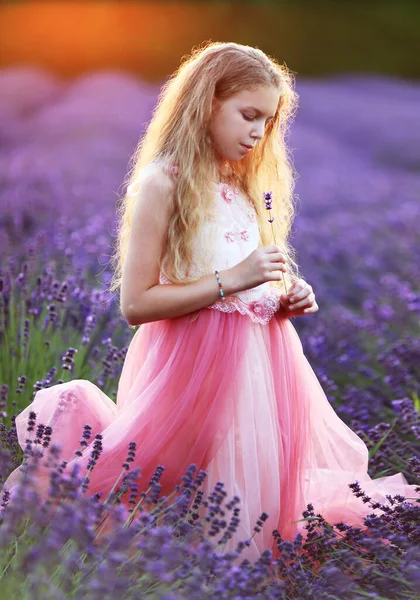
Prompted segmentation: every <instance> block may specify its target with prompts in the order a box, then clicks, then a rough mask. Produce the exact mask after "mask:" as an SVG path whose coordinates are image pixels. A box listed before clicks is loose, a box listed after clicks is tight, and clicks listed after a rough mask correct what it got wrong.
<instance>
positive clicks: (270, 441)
mask: <svg viewBox="0 0 420 600" xmlns="http://www.w3.org/2000/svg"><path fill="white" fill-rule="evenodd" d="M296 105H297V94H296V93H295V91H294V90H293V85H292V74H291V72H289V71H288V70H287V68H286V67H285V66H281V65H279V64H278V63H277V62H276V61H275V60H274V59H272V58H269V57H268V56H266V55H265V54H264V53H263V52H262V51H261V50H258V49H255V48H251V47H249V46H242V45H240V44H235V43H209V44H207V45H205V46H203V47H202V48H200V49H197V50H195V51H193V52H192V54H191V55H190V56H189V57H188V58H187V59H186V60H185V61H184V62H183V64H182V65H181V66H180V68H179V69H178V70H177V71H176V72H175V73H174V75H173V76H172V77H171V78H170V79H169V81H168V82H167V83H166V85H165V86H164V87H163V90H162V92H161V94H160V96H159V99H158V102H157V106H156V109H155V111H154V114H153V117H152V120H151V122H150V124H149V126H148V129H147V132H146V134H145V136H144V137H143V139H142V140H141V142H140V144H139V146H138V149H137V151H136V153H135V155H134V160H133V168H132V170H131V173H130V176H129V180H128V186H127V191H126V194H125V196H124V199H123V203H122V205H121V211H120V227H119V235H118V246H117V252H116V254H115V257H114V264H115V273H114V280H113V282H112V286H111V287H112V289H114V290H115V289H118V288H120V289H121V311H122V314H123V315H124V317H125V319H126V320H127V322H128V323H129V325H130V326H133V327H134V326H137V325H141V327H139V329H137V331H136V333H135V335H134V337H133V339H132V341H131V344H130V346H129V349H128V352H127V356H126V359H125V363H124V366H123V370H122V374H121V379H120V382H119V386H118V393H117V401H116V404H115V403H114V402H113V401H112V400H111V399H110V398H108V397H107V396H106V395H105V394H104V393H103V392H101V390H99V389H98V388H97V387H96V386H95V385H93V384H92V383H90V382H89V381H85V380H73V381H71V382H67V383H64V384H58V385H54V386H52V387H50V388H46V389H42V390H40V391H39V392H38V393H37V394H36V396H35V398H34V400H33V402H32V403H31V405H30V406H28V407H27V408H26V409H25V410H24V411H23V412H22V413H21V414H20V415H18V417H17V418H16V426H17V431H18V436H19V441H20V443H22V444H24V442H25V439H26V437H27V435H28V432H27V431H26V428H27V420H28V415H29V412H30V411H35V412H36V413H37V421H38V423H43V424H44V425H51V426H52V428H53V436H52V441H53V442H58V443H60V444H61V446H62V452H63V455H62V456H63V458H64V459H66V460H68V461H69V463H68V467H67V468H68V469H69V472H70V469H71V467H72V465H73V463H74V461H76V460H77V461H78V463H79V464H80V465H81V466H82V467H84V466H87V463H88V460H89V456H90V453H91V451H92V445H93V442H92V443H91V444H90V445H89V446H88V447H86V449H85V450H84V451H83V453H82V456H81V457H79V458H74V450H75V448H77V446H78V442H79V439H80V438H81V432H82V428H83V425H85V424H86V423H88V424H89V425H91V427H92V435H95V434H96V433H101V434H102V436H103V437H102V445H103V451H102V454H101V455H100V457H99V459H98V462H97V464H96V466H95V468H94V469H93V471H92V472H91V473H90V474H89V480H90V483H89V492H88V493H89V495H93V494H95V493H97V492H102V495H103V497H104V498H105V497H106V495H107V493H108V492H109V491H110V490H111V488H112V486H113V484H114V482H115V481H116V479H117V478H118V476H119V475H120V473H121V469H122V464H123V462H124V461H125V459H126V457H127V453H128V445H129V443H130V442H132V441H135V442H136V459H135V461H136V462H135V464H137V465H139V466H141V469H142V470H141V473H142V477H141V480H140V485H139V491H144V490H145V489H146V488H147V485H148V481H149V480H150V478H151V476H152V474H153V472H154V469H155V468H156V466H157V465H158V464H160V465H164V466H165V471H164V473H163V476H162V479H161V484H162V493H163V494H169V493H170V492H171V491H172V490H173V489H174V487H175V484H176V483H177V482H179V480H180V477H181V476H182V475H183V474H184V473H185V470H186V468H187V467H188V465H190V464H191V463H195V464H196V465H197V467H198V468H199V469H204V470H205V471H206V473H207V478H206V479H205V482H204V491H205V492H207V493H209V492H211V491H212V490H213V488H214V486H215V485H216V483H217V482H219V481H220V482H223V483H224V486H225V491H226V492H227V499H231V498H233V496H234V495H237V496H238V497H239V498H240V504H239V508H240V524H239V527H238V529H237V531H236V533H235V534H234V536H233V537H232V539H231V540H230V541H229V543H228V544H227V546H226V550H234V549H235V547H236V545H237V542H238V541H239V540H243V541H245V540H246V539H249V538H250V537H251V536H252V533H253V528H254V526H255V524H256V521H257V519H258V518H259V517H260V516H261V514H262V513H263V512H266V513H267V514H268V518H267V520H266V522H265V523H264V527H263V528H262V531H261V532H260V533H258V535H256V536H255V537H253V539H252V542H251V545H250V546H249V547H248V548H247V549H246V552H245V553H244V554H245V555H246V556H247V557H248V558H250V559H255V558H257V557H258V556H259V555H260V553H261V552H262V550H264V549H265V548H270V547H271V548H272V549H273V550H274V549H275V543H274V538H273V537H272V532H273V530H274V529H276V528H277V529H278V530H279V531H280V533H281V535H282V537H283V539H289V540H292V539H293V537H294V535H295V534H296V532H297V531H301V532H302V534H303V535H305V530H304V529H303V527H304V525H305V521H302V522H301V523H297V521H298V520H299V519H302V511H304V510H305V509H306V505H307V504H308V503H309V502H311V503H312V504H313V505H314V509H315V512H316V513H318V512H320V513H321V514H322V515H323V516H324V517H325V518H326V519H328V520H329V521H330V522H331V523H336V522H338V521H340V520H343V521H345V522H347V523H349V524H354V525H359V526H360V525H362V524H363V517H364V516H365V515H367V514H369V513H371V512H372V509H371V508H370V507H369V506H368V505H366V504H364V503H363V502H362V500H360V499H358V498H356V497H355V496H354V495H353V494H352V492H351V490H350V488H349V484H350V483H352V482H354V481H355V480H356V479H357V480H358V481H359V482H360V483H361V486H362V488H363V489H364V491H366V492H367V493H368V495H369V496H371V497H372V499H374V500H378V501H380V502H386V497H385V494H387V493H391V494H396V493H400V494H402V495H405V496H415V492H414V486H411V485H408V484H407V481H406V480H405V478H404V477H403V475H402V474H396V475H393V476H391V477H382V478H379V479H376V480H371V478H370V477H369V475H368V473H367V468H368V450H367V447H366V446H365V444H364V443H363V441H362V440H361V439H360V438H359V437H358V436H357V435H356V434H355V433H354V432H353V431H352V430H351V429H349V427H347V425H346V424H345V423H344V422H343V421H341V419H340V418H339V417H338V416H337V415H336V413H335V412H334V410H333V409H332V407H331V405H330V403H329V401H328V399H327V397H326V396H325V394H324V391H323V389H322V387H321V385H320V384H319V382H318V380H317V378H316V376H315V374H314V372H313V370H312V368H311V366H310V365H309V363H308V361H307V359H306V357H305V355H304V353H303V350H302V344H301V342H300V340H299V337H298V335H297V333H296V331H295V328H294V327H293V325H292V323H291V321H290V318H291V317H294V316H298V315H303V314H313V313H315V312H317V311H318V305H317V303H316V300H315V294H314V293H313V290H312V287H311V286H310V285H309V284H308V283H306V282H305V281H304V280H303V279H302V278H301V277H299V271H298V266H297V264H296V262H295V260H294V253H293V249H292V248H291V247H290V246H289V244H288V234H289V232H290V228H291V223H292V218H293V212H294V209H293V201H292V199H293V195H292V194H293V171H292V167H291V163H290V162H289V157H288V149H287V146H286V132H287V128H288V125H289V124H290V122H291V119H292V116H293V114H294V110H295V108H296ZM268 190H270V191H271V192H272V198H271V200H267V201H266V202H267V204H266V206H267V207H269V206H270V204H271V209H270V210H269V212H270V216H271V218H270V222H269V221H268V220H267V210H266V206H265V205H264V196H263V193H264V192H267V191H268ZM273 219H274V220H273ZM272 227H273V228H274V229H273V228H272ZM273 231H274V232H275V239H276V240H278V243H277V242H274V243H273ZM91 439H93V437H92V438H91ZM18 470H19V469H16V470H15V471H14V472H13V473H12V474H11V475H10V476H9V478H8V480H7V481H6V483H5V487H6V488H7V489H9V490H10V491H12V492H13V486H14V485H16V483H17V481H18ZM43 478H44V480H43V481H42V479H43ZM47 483H48V479H47V475H46V474H42V472H41V473H40V477H39V485H40V489H41V487H42V486H44V487H43V490H44V491H45V490H46V488H47Z"/></svg>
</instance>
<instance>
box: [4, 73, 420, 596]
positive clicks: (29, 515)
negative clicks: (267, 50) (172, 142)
mask: <svg viewBox="0 0 420 600" xmlns="http://www.w3.org/2000/svg"><path fill="white" fill-rule="evenodd" d="M0 88H1V89H2V94H1V96H0V207H1V211H0V248H1V255H0V343H1V345H0V386H1V397H0V411H1V419H0V441H1V444H0V452H1V454H0V483H2V482H4V480H5V479H6V478H7V476H8V474H9V473H10V471H11V470H12V469H13V468H15V467H16V466H17V465H19V464H20V463H21V462H22V459H23V453H22V450H21V449H20V447H19V445H18V443H17V438H16V430H15V428H14V418H13V415H15V414H17V413H18V411H19V410H20V409H22V408H23V407H25V406H27V405H28V404H29V403H30V402H31V400H32V398H33V395H34V393H35V392H36V391H37V390H39V389H41V388H43V387H49V386H50V385H54V384H56V383H59V382H62V381H69V380H71V379H76V378H77V379H89V380H90V381H92V382H93V383H95V384H96V385H98V386H99V387H100V388H101V389H103V391H104V392H105V393H106V394H108V395H109V396H110V397H112V398H115V395H116V390H117V384H118V378H119V374H120V372H121V368H122V364H123V362H124V357H125V353H126V350H127V346H128V344H129V341H130V339H131V337H132V335H133V333H134V329H132V328H130V327H129V326H128V325H127V323H126V322H125V321H124V320H123V319H122V317H121V315H119V312H118V301H117V298H115V297H113V296H111V295H110V294H109V293H108V291H107V284H108V282H109V278H110V265H109V259H110V255H111V253H112V244H113V241H114V237H113V236H114V235H115V209H116V202H117V200H118V198H119V197H120V196H121V194H122V184H123V179H124V177H125V175H126V172H127V169H128V160H129V158H130V156H131V154H132V152H133V150H134V147H135V145H136V143H137V141H138V139H139V136H140V135H141V133H142V131H143V130H144V127H145V125H146V124H147V121H148V119H149V117H150V114H151V110H152V108H153V105H154V102H155V99H156V95H157V92H158V87H156V86H152V85H150V84H148V83H145V82H141V81H139V80H136V79H133V78H131V77H129V76H128V75H125V74H123V73H117V72H101V73H92V74H90V75H89V76H85V77H81V78H79V79H76V80H73V81H64V80H60V79H59V78H56V77H55V76H53V75H51V74H50V73H47V72H44V71H38V70H35V69H8V70H3V71H0ZM296 89H297V92H298V94H299V95H300V107H299V110H298V113H297V116H296V119H295V122H294V124H293V125H292V128H291V135H290V139H289V143H290V147H291V149H292V151H293V156H294V164H295V167H296V170H297V172H298V173H299V179H298V181H297V185H296V194H297V197H298V203H297V213H298V214H297V217H296V220H295V225H294V231H293V237H292V240H291V241H292V243H293V245H294V246H295V247H296V249H297V255H298V260H299V265H300V268H301V271H302V274H303V276H304V277H305V279H306V280H307V281H308V282H309V283H310V284H311V285H312V287H313V289H314V291H315V293H316V297H317V303H318V304H319V307H320V310H319V312H318V313H316V314H315V315H308V316H305V317H303V318H302V317H300V318H296V319H294V320H293V324H294V326H295V327H296V329H297V330H298V332H299V335H300V337H301V340H302V344H303V347H304V351H305V354H306V356H307V357H308V359H309V361H310V363H311V365H312V366H313V368H314V370H315V372H316V374H317V376H318V378H319V379H320V382H321V384H322V386H323V388H324V390H325V392H326V393H327V395H328V398H329V400H330V402H331V403H332V405H333V407H334V410H335V411H336V412H337V413H338V414H339V416H340V417H341V418H342V419H343V420H344V421H345V422H346V423H347V424H348V425H349V426H350V427H351V428H352V429H353V430H354V431H355V432H356V433H357V434H358V435H360V437H362V439H363V440H364V441H365V443H366V444H367V446H368V448H369V450H370V456H371V460H370V468H369V474H370V475H371V477H373V478H375V477H381V476H383V475H392V474H394V473H397V472H402V473H403V474H404V475H405V477H406V478H407V481H408V482H409V483H414V484H416V485H419V486H420V418H419V413H420V321H419V317H420V227H419V225H420V209H419V203H420V151H419V142H418V140H419V139H420V112H419V110H418V106H419V103H420V85H419V84H417V83H413V82H408V81H402V80H397V79H382V78H377V77H355V76H352V77H350V76H342V77H336V78H330V79H324V80H305V79H304V78H299V77H298V79H297V86H296ZM151 201H153V199H151ZM81 436H82V432H81ZM99 441H100V440H99ZM28 452H30V450H28ZM128 452H129V449H127V453H128ZM57 464H58V463H57ZM63 468H64V467H63V466H62V468H61V471H62V470H63ZM159 473H160V471H159V469H158V470H157V474H156V478H155V480H153V481H152V482H151V486H150V488H151V495H150V497H146V498H145V499H144V506H148V510H144V508H143V507H140V508H139V509H137V514H138V515H139V519H138V522H137V525H136V527H137V529H136V530H135V531H134V527H127V526H126V525H127V523H128V522H129V521H130V515H128V514H125V512H124V509H123V508H122V507H121V506H112V507H111V506H107V507H106V508H107V510H109V511H114V512H115V519H116V523H115V528H116V533H115V535H113V536H111V537H110V539H109V544H108V545H107V546H106V547H101V548H100V549H99V548H98V547H97V546H96V544H95V539H96V538H95V535H96V533H97V527H98V524H99V523H100V522H101V521H102V519H103V514H102V513H101V510H100V509H99V507H98V506H96V505H95V506H93V504H92V503H89V502H88V501H87V499H86V498H84V497H83V496H80V495H79V496H76V495H75V494H74V489H75V488H74V489H73V488H72V485H73V486H76V487H77V485H78V484H79V485H80V481H81V479H80V481H79V480H77V477H79V478H81V474H79V475H78V474H74V476H73V475H72V476H71V477H70V478H69V480H66V484H65V485H63V486H62V487H61V488H60V486H59V484H58V482H57V480H55V483H54V485H53V484H52V489H53V490H55V497H56V498H57V497H58V496H60V494H63V497H64V496H66V494H65V493H64V491H65V490H66V489H67V492H68V493H67V496H66V497H65V498H63V502H62V504H60V505H59V507H58V509H57V512H56V513H55V514H54V517H53V518H52V519H48V518H47V516H46V515H47V513H46V512H45V510H44V509H43V508H42V507H41V506H38V505H37V503H36V501H34V497H33V496H32V495H31V494H32V492H31V491H30V486H29V485H28V486H26V488H27V489H26V491H25V489H23V490H22V498H21V502H20V504H19V508H16V507H12V506H6V503H7V502H6V501H7V498H6V497H5V496H3V498H2V499H1V502H2V505H1V510H2V512H1V518H0V586H1V590H2V599H4V600H8V599H9V598H12V597H17V596H18V597H19V598H22V599H24V598H31V600H33V599H35V598H43V599H44V598H48V599H49V598H60V599H61V598H63V599H64V598H86V599H89V600H91V599H92V600H93V599H96V598H98V599H99V598H101V599H104V598H108V597H109V598H116V597H118V598H130V599H131V598H133V599H134V598H153V599H162V600H177V599H178V598H179V599H181V598H194V599H195V598H216V599H219V598H220V599H225V598H226V599H239V598H258V599H265V598H299V599H304V598H314V599H324V598H325V599H330V598H331V599H335V598H340V599H341V598H367V597H369V598H379V599H380V598H393V599H396V598H398V599H399V598H412V599H414V598H419V597H420V546H419V543H420V505H419V504H416V505H414V504H412V503H408V502H404V498H402V497H400V498H394V499H392V502H390V504H389V505H388V510H387V512H386V514H385V517H384V518H381V519H379V518H372V519H367V520H366V521H367V522H366V527H367V529H366V530H365V531H361V530H357V529H355V528H352V527H350V526H346V525H345V524H344V525H343V529H342V532H343V533H342V536H339V537H338V536H336V535H335V534H333V533H332V532H331V528H329V527H328V524H327V523H325V522H324V521H323V520H322V518H319V519H318V521H310V522H308V527H309V528H310V533H309V535H308V540H307V541H306V542H302V539H301V538H299V537H298V538H297V539H296V540H295V542H294V543H293V544H292V543H290V542H287V541H283V540H281V539H280V540H279V541H278V549H279V554H280V555H279V557H277V558H276V559H275V560H274V557H272V556H271V555H270V552H267V554H264V555H262V557H261V558H260V560H259V561H258V562H257V563H255V564H251V563H249V561H248V562H247V561H246V560H245V561H242V562H240V558H239V560H238V556H232V555H230V554H223V552H222V550H220V547H221V546H219V547H218V548H217V546H216V545H217V540H218V539H219V538H220V537H222V535H223V532H222V531H220V529H223V528H221V527H220V520H219V525H217V523H215V521H217V514H218V511H219V508H220V500H221V498H220V494H218V493H217V492H216V493H215V494H214V497H212V498H209V499H208V510H209V514H211V513H212V516H209V517H208V520H207V521H205V522H203V523H202V528H203V533H205V534H206V535H205V536H204V540H203V541H201V542H200V545H199V546H198V550H197V549H196V547H195V546H194V550H193V549H192V548H193V544H195V543H196V541H194V539H193V538H194V536H197V534H198V532H199V531H200V528H201V524H200V526H193V523H194V522H197V521H196V520H195V517H194V516H192V515H194V513H195V511H196V510H197V507H198V505H199V504H200V502H206V500H203V499H202V498H201V497H200V489H199V487H200V478H201V477H202V476H203V475H202V474H201V473H198V474H196V475H194V473H193V471H191V472H189V474H187V475H186V477H185V479H184V481H183V482H182V484H180V488H179V489H178V490H177V492H179V496H180V499H179V501H178V502H175V504H174V506H173V507H172V508H168V509H167V510H166V512H165V510H163V509H162V504H160V503H159V500H158V493H159ZM28 476H29V477H30V473H29V474H28ZM129 483H130V481H127V484H126V485H127V486H128V484H129ZM349 483H350V482H349ZM131 484H133V482H131ZM22 487H24V486H22ZM59 489H60V490H61V491H58V490H59ZM72 489H73V492H72ZM126 489H128V488H126ZM354 493H357V494H359V495H361V492H358V490H357V489H355V490H354ZM228 500H230V499H228ZM164 501H165V499H163V500H162V502H164ZM361 501H366V498H365V499H363V500H362V499H361ZM98 504H99V503H98ZM117 504H118V502H117ZM134 504H136V503H134ZM163 506H165V505H163ZM204 506H207V505H206V504H204ZM218 507H219V508H218ZM313 511H314V512H313ZM214 514H216V516H214ZM311 514H312V515H316V514H317V510H316V506H315V507H312V506H311V505H309V507H308V512H307V514H306V515H304V516H305V517H308V516H311ZM140 517H141V518H140ZM174 523H177V525H176V526H175V525H174ZM314 523H315V524H314ZM124 524H125V525H124ZM215 530H217V535H216V534H215V533H214V531H215ZM256 533H257V532H256ZM383 539H387V540H388V541H389V542H390V543H387V544H386V543H383V541H382V540H383ZM16 540H18V543H16ZM244 542H245V540H244ZM213 546H214V547H213Z"/></svg>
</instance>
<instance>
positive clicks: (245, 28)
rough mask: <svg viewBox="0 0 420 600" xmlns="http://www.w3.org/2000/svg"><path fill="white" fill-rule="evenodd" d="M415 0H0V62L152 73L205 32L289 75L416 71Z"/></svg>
mask: <svg viewBox="0 0 420 600" xmlns="http://www.w3.org/2000/svg"><path fill="white" fill-rule="evenodd" d="M419 23H420V3H419V2H414V1H412V2H408V1H407V0H393V1H390V0H383V1H380V0H376V1H375V0H370V1H365V2H360V1H355V2H351V1H350V0H347V1H344V0H341V1H340V0H334V1H332V0H330V1H317V0H288V1H277V2H265V1H261V0H260V1H258V0H254V1H248V2H243V1H241V2H239V1H230V2H214V1H210V0H208V1H195V2H193V1H190V2H177V1H172V2H168V1H156V0H155V1H153V2H137V1H132V2H126V1H113V2H108V1H101V2H93V1H84V2H53V1H47V2H25V1H22V0H15V1H10V0H9V1H7V2H5V1H3V2H1V4H0V68H4V67H13V66H21V65H26V66H29V65H31V66H39V67H42V68H46V69H48V70H51V71H53V72H55V73H57V74H59V75H61V76H63V77H75V76H78V75H80V74H83V73H86V72H89V71H94V70H102V69H117V70H123V71H127V72H131V73H133V74H135V75H138V76H140V77H142V78H143V79H146V80H149V81H151V82H157V81H160V80H162V79H165V78H166V77H167V75H169V74H170V73H171V72H172V71H173V70H174V69H175V68H176V67H177V65H178V64H179V61H180V59H181V57H182V56H183V55H185V54H186V53H188V52H189V51H190V50H191V48H192V47H193V46H196V45H199V44H201V43H202V42H204V41H205V40H212V41H236V42H239V43H243V44H249V45H252V46H258V47H259V48H261V49H262V50H264V51H265V52H267V53H268V54H270V55H272V56H275V57H276V58H277V59H278V60H280V62H285V63H286V64H287V66H288V67H289V68H291V69H292V70H293V71H295V72H296V73H299V75H307V76H312V77H317V76H323V75H326V74H334V73H343V72H352V73H378V74H387V75H395V76H400V77H406V78H412V79H417V78H419V77H420V52H419V43H418V40H419Z"/></svg>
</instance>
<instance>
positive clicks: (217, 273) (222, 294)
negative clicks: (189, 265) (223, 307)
mask: <svg viewBox="0 0 420 600" xmlns="http://www.w3.org/2000/svg"><path fill="white" fill-rule="evenodd" d="M215 274H216V279H217V283H218V284H219V292H220V296H221V298H222V300H226V298H225V295H224V293H223V288H222V282H221V281H220V277H219V271H215Z"/></svg>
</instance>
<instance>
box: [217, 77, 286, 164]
mask: <svg viewBox="0 0 420 600" xmlns="http://www.w3.org/2000/svg"><path fill="white" fill-rule="evenodd" d="M279 100H280V92H279V91H278V90H277V89H276V88H275V87H273V86H260V87H258V88H256V89H254V90H252V91H251V90H242V91H241V92H238V93H237V94H234V95H233V96H231V97H230V98H228V99H227V100H223V101H220V100H218V99H217V98H214V101H213V107H214V110H213V115H212V121H211V123H210V127H209V133H210V135H211V137H212V139H213V143H214V146H215V148H216V153H217V155H218V156H217V158H218V160H219V161H224V160H229V161H237V160H241V158H243V157H244V156H245V155H246V154H248V152H252V150H247V149H246V147H245V146H249V147H251V148H253V147H254V146H255V145H256V144H258V142H260V141H261V140H262V138H263V137H264V135H265V130H266V126H267V124H268V123H269V122H270V120H271V119H272V118H273V117H274V115H275V113H276V110H277V106H278V103H279Z"/></svg>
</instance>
